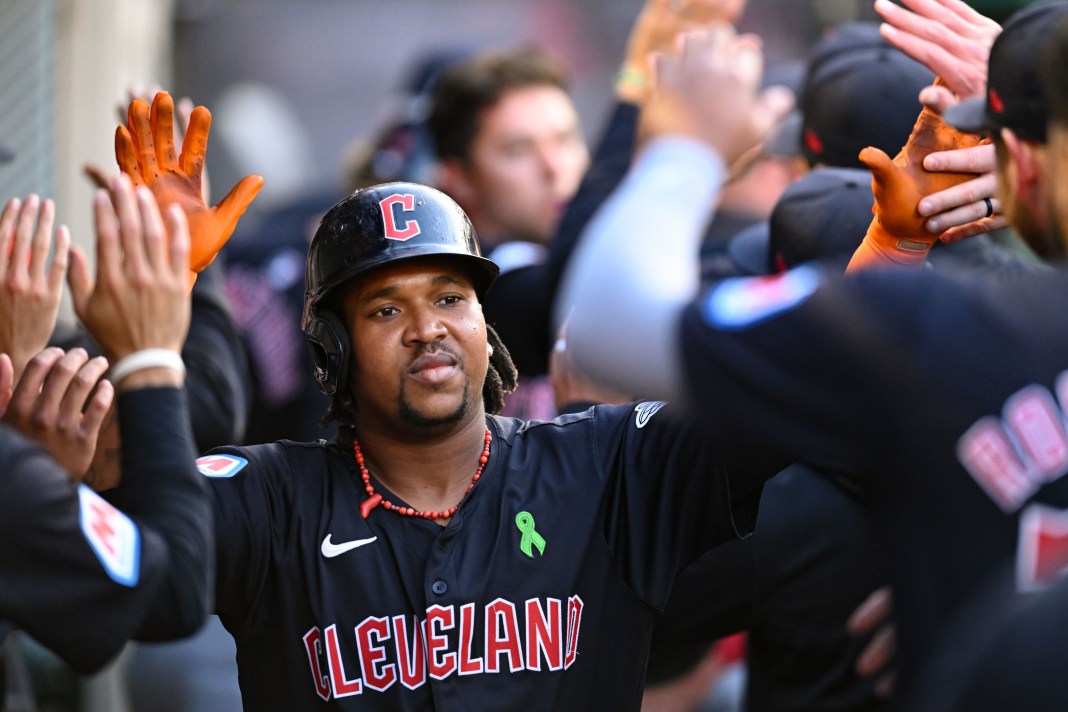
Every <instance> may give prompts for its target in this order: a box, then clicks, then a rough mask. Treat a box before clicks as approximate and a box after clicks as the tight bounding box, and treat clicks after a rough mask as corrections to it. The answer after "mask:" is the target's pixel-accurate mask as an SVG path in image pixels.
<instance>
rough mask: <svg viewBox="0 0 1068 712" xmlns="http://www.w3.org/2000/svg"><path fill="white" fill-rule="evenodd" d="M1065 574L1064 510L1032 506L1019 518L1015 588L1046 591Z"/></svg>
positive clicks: (1067, 515)
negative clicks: (1045, 589)
mask: <svg viewBox="0 0 1068 712" xmlns="http://www.w3.org/2000/svg"><path fill="white" fill-rule="evenodd" d="M1066 570H1068V510H1064V509H1054V508H1053V507H1047V506H1045V505H1042V504H1037V503H1036V504H1032V505H1029V506H1028V507H1027V509H1025V510H1024V512H1023V515H1022V516H1021V517H1020V537H1019V541H1018V542H1017V545H1016V587H1017V588H1018V589H1019V590H1020V591H1037V590H1041V589H1043V588H1046V587H1047V586H1049V585H1050V584H1052V583H1054V582H1055V581H1056V580H1057V579H1058V578H1060V577H1061V576H1063V575H1064V573H1065V571H1066Z"/></svg>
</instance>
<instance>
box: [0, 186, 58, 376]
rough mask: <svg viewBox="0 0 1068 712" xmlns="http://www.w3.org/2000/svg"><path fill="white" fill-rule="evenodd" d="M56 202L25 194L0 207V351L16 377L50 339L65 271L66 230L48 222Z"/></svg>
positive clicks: (53, 218)
mask: <svg viewBox="0 0 1068 712" xmlns="http://www.w3.org/2000/svg"><path fill="white" fill-rule="evenodd" d="M54 220H55V205H54V204H53V203H52V201H51V200H44V201H42V200H41V199H40V198H38V197H37V196H36V195H32V194H31V195H28V196H26V199H25V200H23V201H20V200H19V199H18V198H12V199H11V200H10V201H8V203H7V205H5V206H4V210H3V213H0V352H3V353H6V354H8V355H9V356H10V357H11V365H12V368H13V369H14V379H15V380H16V381H17V380H18V379H19V378H20V377H21V375H22V371H23V369H24V368H25V367H26V363H27V362H28V361H29V360H30V359H31V358H32V357H33V356H34V354H37V353H39V352H40V351H41V349H43V348H44V347H45V346H47V345H48V339H49V337H50V336H51V335H52V330H53V329H54V328H55V325H56V315H57V314H58V313H59V298H60V295H61V293H62V291H63V279H64V277H65V276H66V274H67V261H68V253H69V251H70V232H69V231H68V230H67V227H66V226H65V225H61V226H60V227H59V229H58V230H56V232H55V240H54V245H55V252H54V255H53V257H52V263H51V265H50V266H48V253H49V250H50V248H51V247H52V245H53V235H52V225H53V222H54Z"/></svg>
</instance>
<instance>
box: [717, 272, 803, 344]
mask: <svg viewBox="0 0 1068 712" xmlns="http://www.w3.org/2000/svg"><path fill="white" fill-rule="evenodd" d="M819 286H820V274H819V271H817V270H816V269H815V268H813V267H808V266H801V267H797V268H795V269H792V270H790V271H788V272H783V273H782V274H779V275H775V276H774V277H736V278H733V279H726V280H723V281H722V282H721V283H720V284H718V285H717V286H716V287H715V288H713V289H712V291H710V292H709V293H708V296H707V297H705V303H704V317H705V320H706V321H707V322H708V323H709V324H710V325H711V326H714V327H716V328H717V329H723V330H725V331H734V330H739V329H745V328H748V327H750V326H754V325H756V324H759V323H760V322H762V321H765V320H767V319H770V318H771V317H773V316H775V315H777V314H781V313H782V312H784V311H788V310H790V309H794V308H795V307H797V306H799V305H801V304H802V303H804V301H805V300H806V299H808V298H809V297H810V296H811V295H812V293H813V292H815V291H816V289H817V288H818V287H819Z"/></svg>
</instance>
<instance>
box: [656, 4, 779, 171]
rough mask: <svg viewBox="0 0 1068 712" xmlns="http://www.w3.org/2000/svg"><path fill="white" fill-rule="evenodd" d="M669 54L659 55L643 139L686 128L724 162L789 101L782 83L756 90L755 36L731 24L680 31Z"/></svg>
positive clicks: (759, 65) (759, 136)
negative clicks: (740, 33) (737, 30)
mask: <svg viewBox="0 0 1068 712" xmlns="http://www.w3.org/2000/svg"><path fill="white" fill-rule="evenodd" d="M679 44H680V46H679V49H678V51H677V52H676V53H675V54H673V55H658V56H657V62H656V68H657V77H656V88H655V90H654V92H653V95H652V96H651V97H650V99H649V101H648V102H647V104H646V106H645V108H644V110H643V112H642V123H641V127H640V130H639V134H640V135H641V137H642V138H643V139H649V138H653V137H656V136H664V135H670V134H684V135H687V136H691V137H693V138H696V139H699V140H701V141H704V142H705V143H707V144H708V145H709V146H710V147H712V148H713V149H715V150H716V151H718V152H719V154H720V155H721V156H722V157H723V160H724V161H726V162H727V163H728V164H730V163H733V162H734V161H735V159H737V158H738V157H739V156H741V155H742V154H744V153H745V152H746V151H747V150H749V149H751V148H752V147H753V146H755V145H757V144H758V143H760V141H762V140H763V139H764V137H765V136H766V135H767V134H768V132H769V131H770V130H771V129H772V127H773V126H775V124H776V123H778V122H779V121H780V120H782V118H783V117H785V116H786V114H787V113H788V112H789V111H790V109H791V108H792V107H793V95H792V94H791V93H790V92H789V91H788V90H786V89H783V88H782V87H770V88H769V89H767V90H765V91H763V92H762V91H760V80H761V74H762V73H763V65H764V60H763V56H762V54H761V51H760V42H759V39H758V38H756V37H754V36H752V35H743V36H740V37H739V36H737V35H736V34H735V32H734V29H733V28H732V27H730V26H729V25H718V26H717V27H716V28H715V29H713V30H710V31H707V32H697V33H688V34H686V35H683V37H682V40H681V42H680V43H679Z"/></svg>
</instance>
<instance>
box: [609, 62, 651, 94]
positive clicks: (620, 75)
mask: <svg viewBox="0 0 1068 712" xmlns="http://www.w3.org/2000/svg"><path fill="white" fill-rule="evenodd" d="M645 84H646V77H645V72H642V71H639V70H637V69H631V68H630V67H624V68H623V69H620V70H619V72H617V73H616V80H615V86H617V87H621V86H632V87H635V88H637V89H644V88H645Z"/></svg>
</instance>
